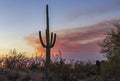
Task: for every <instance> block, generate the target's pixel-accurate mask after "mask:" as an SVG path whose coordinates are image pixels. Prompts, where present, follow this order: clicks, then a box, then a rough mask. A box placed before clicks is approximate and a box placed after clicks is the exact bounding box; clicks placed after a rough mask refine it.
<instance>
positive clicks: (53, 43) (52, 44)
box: [50, 34, 56, 48]
mask: <svg viewBox="0 0 120 81" xmlns="http://www.w3.org/2000/svg"><path fill="white" fill-rule="evenodd" d="M55 41H56V34H54V39H53V42H52V43H51V46H50V47H51V48H52V47H53V46H54V45H55Z"/></svg>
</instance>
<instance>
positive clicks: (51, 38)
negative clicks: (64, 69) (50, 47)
mask: <svg viewBox="0 0 120 81" xmlns="http://www.w3.org/2000/svg"><path fill="white" fill-rule="evenodd" d="M52 41H53V32H52V33H51V41H50V43H51V44H52Z"/></svg>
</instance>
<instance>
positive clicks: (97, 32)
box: [26, 20, 119, 60]
mask: <svg viewBox="0 0 120 81" xmlns="http://www.w3.org/2000/svg"><path fill="white" fill-rule="evenodd" d="M116 21H119V20H110V21H105V22H101V23H99V24H96V25H93V26H88V27H77V28H72V29H64V30H59V31H56V32H57V41H56V44H55V46H54V48H53V51H54V50H61V52H62V56H63V57H68V58H80V59H90V60H91V59H93V60H95V59H102V58H103V57H102V55H101V54H100V52H99V51H100V47H99V45H98V41H100V40H103V39H104V38H105V37H106V35H105V33H106V32H107V31H108V30H110V29H111V28H113V26H112V24H113V22H116ZM35 36H36V35H35ZM26 38H27V41H28V42H30V44H31V45H33V46H34V47H36V48H39V50H38V51H40V52H45V49H44V48H42V46H41V45H40V42H39V38H38V37H34V35H33V36H31V35H30V36H28V37H26Z"/></svg>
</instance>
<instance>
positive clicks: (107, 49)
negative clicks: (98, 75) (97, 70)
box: [100, 23, 120, 81]
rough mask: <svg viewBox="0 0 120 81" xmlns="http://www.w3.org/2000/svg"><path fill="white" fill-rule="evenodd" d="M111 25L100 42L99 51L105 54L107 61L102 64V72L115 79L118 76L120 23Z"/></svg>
mask: <svg viewBox="0 0 120 81" xmlns="http://www.w3.org/2000/svg"><path fill="white" fill-rule="evenodd" d="M113 26H114V29H113V30H111V31H110V32H108V33H107V36H106V38H105V39H104V40H103V42H102V43H101V44H100V45H101V47H102V49H101V53H104V54H105V56H106V57H107V61H108V62H104V63H103V64H102V74H104V76H105V75H106V76H109V77H113V78H114V80H116V81H117V80H118V78H119V76H120V69H119V68H120V24H119V23H117V24H114V25H113ZM105 78H106V77H105ZM119 79H120V78H119Z"/></svg>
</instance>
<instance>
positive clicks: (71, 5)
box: [0, 0, 120, 60]
mask: <svg viewBox="0 0 120 81" xmlns="http://www.w3.org/2000/svg"><path fill="white" fill-rule="evenodd" d="M46 4H49V15H50V31H53V32H55V33H56V34H57V41H56V45H55V47H54V48H53V49H52V51H53V53H58V51H59V50H60V51H61V52H62V57H63V58H73V59H81V60H86V59H89V60H97V59H98V60H101V59H103V56H102V54H100V47H99V46H98V41H100V40H103V39H104V38H105V32H106V31H107V30H109V29H110V28H112V24H113V23H114V22H119V21H120V0H0V55H3V54H5V53H6V51H9V50H10V49H14V48H15V49H17V50H18V51H22V52H27V56H31V55H32V54H33V53H34V52H38V54H39V53H43V52H44V51H45V49H43V48H42V47H41V45H40V42H39V35H38V32H39V31H40V30H41V31H42V34H43V35H44V34H45V29H46V22H45V18H46V17H45V5H46Z"/></svg>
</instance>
